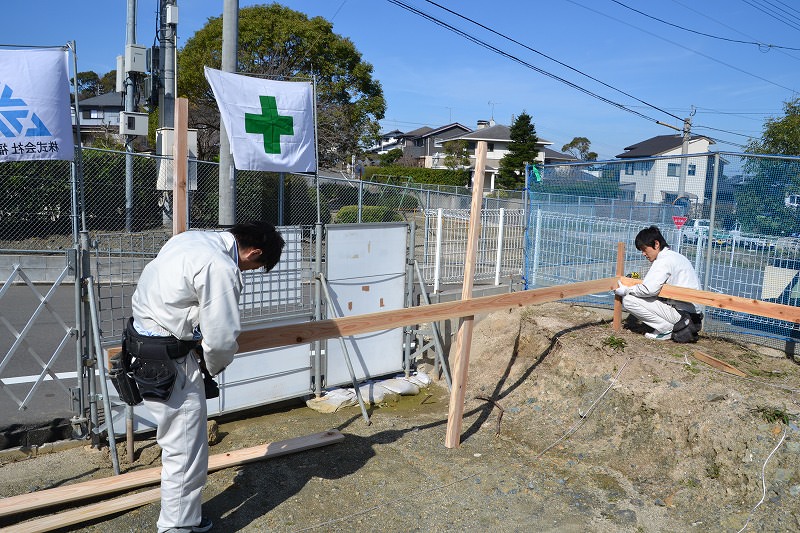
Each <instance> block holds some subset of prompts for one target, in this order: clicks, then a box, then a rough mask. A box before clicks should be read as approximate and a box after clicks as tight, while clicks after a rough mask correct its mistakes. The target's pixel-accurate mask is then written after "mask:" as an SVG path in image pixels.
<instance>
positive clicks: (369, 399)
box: [356, 383, 392, 404]
mask: <svg viewBox="0 0 800 533" xmlns="http://www.w3.org/2000/svg"><path fill="white" fill-rule="evenodd" d="M358 390H359V392H360V393H361V399H362V400H364V403H368V404H378V403H381V402H383V401H384V400H385V399H386V395H387V394H392V392H391V391H390V390H389V389H387V388H386V387H384V386H383V385H381V384H380V383H362V384H361V385H359V387H358ZM356 401H358V399H356Z"/></svg>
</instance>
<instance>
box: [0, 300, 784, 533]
mask: <svg viewBox="0 0 800 533" xmlns="http://www.w3.org/2000/svg"><path fill="white" fill-rule="evenodd" d="M631 327H632V328H633V329H623V330H622V331H621V332H618V333H615V332H614V331H613V330H612V328H611V312H610V311H607V310H598V309H593V308H586V307H581V306H574V305H569V304H564V303H550V304H544V305H539V306H531V307H526V308H522V309H517V310H514V311H510V312H505V311H504V312H498V313H493V314H490V315H488V316H485V317H479V320H478V321H477V322H476V324H475V330H474V335H473V342H472V345H471V354H470V360H469V379H468V383H467V387H466V391H467V392H466V404H465V410H464V417H463V431H462V435H461V439H460V440H461V446H460V447H458V448H447V447H446V446H445V433H446V428H447V417H448V400H449V395H448V392H447V389H446V387H445V385H444V382H443V381H438V382H436V381H435V382H434V383H433V384H432V385H431V386H430V387H428V388H426V389H423V390H422V391H421V392H420V394H418V395H415V396H404V397H394V398H389V399H386V400H385V401H384V403H383V404H381V405H378V406H372V407H370V408H369V414H370V417H371V421H372V423H371V424H370V425H367V424H366V422H365V420H364V419H363V417H362V414H361V411H360V410H359V408H358V406H352V407H347V408H343V409H340V410H339V411H337V412H335V413H328V414H326V413H320V412H317V411H315V410H312V409H310V408H308V407H306V406H305V405H303V404H302V403H298V404H292V405H287V406H283V407H282V408H280V409H275V408H274V407H271V408H268V409H267V408H265V409H263V410H262V411H259V412H249V413H248V414H247V416H246V417H242V416H239V417H236V418H228V419H220V420H219V421H218V422H219V425H218V435H216V437H215V440H216V443H215V444H214V445H213V446H212V447H211V453H212V454H220V453H225V452H228V451H232V450H238V449H242V448H247V447H250V446H255V445H258V444H263V443H266V442H270V441H278V440H283V439H288V438H292V437H298V436H302V435H308V434H311V433H315V432H318V431H324V430H327V429H330V428H337V429H339V430H340V431H341V432H342V433H343V434H344V436H345V438H344V441H343V442H340V443H336V444H332V445H330V446H326V447H322V448H318V449H314V450H309V451H304V452H299V453H296V454H292V455H286V456H283V457H278V458H275V459H270V460H265V461H260V462H256V463H250V464H247V465H243V466H240V467H236V468H229V469H224V470H220V471H217V472H214V473H211V474H210V475H209V479H208V485H207V487H206V489H205V491H204V493H203V499H204V502H205V503H204V513H205V514H206V515H208V516H209V517H210V518H211V519H212V520H213V521H214V522H215V526H214V528H213V529H212V531H226V532H232V531H278V532H300V531H320V532H332V531H370V532H372V531H386V532H401V531H402V532H406V531H498V532H505V531H509V532H511V531H526V532H527V531H542V532H546V531H559V532H560V531H567V532H573V531H574V532H585V531H598V532H692V531H697V532H701V531H702V532H717V531H719V532H729V531H730V532H737V531H742V530H744V531H770V532H772V531H798V530H800V429H799V428H798V418H799V417H800V394H799V391H800V365H798V364H797V363H796V362H794V361H792V360H791V359H790V358H788V357H786V356H785V355H783V354H782V353H780V352H778V351H774V350H769V349H764V348H760V347H758V346H755V345H746V344H738V343H734V342H730V341H726V340H722V339H717V338H713V337H710V336H708V335H706V334H702V336H701V339H700V341H699V342H698V343H697V344H676V343H673V342H671V341H670V342H663V341H662V342H659V341H652V340H648V339H646V338H644V336H643V335H642V331H643V330H641V329H640V328H638V327H636V325H635V324H634V325H631ZM695 351H700V352H702V353H704V354H706V355H708V356H711V357H713V358H716V359H718V360H721V361H724V362H726V363H728V364H730V365H732V366H734V367H735V368H737V369H739V370H741V371H743V372H744V373H746V374H747V375H746V376H745V377H741V376H736V375H734V374H731V373H729V372H726V371H723V370H720V369H718V368H715V367H713V366H710V365H708V364H706V363H704V362H701V361H699V360H698V359H696V358H695V357H693V353H694V352H695ZM429 363H430V361H424V362H421V364H420V368H421V369H422V370H428V371H430V365H429ZM122 440H123V442H122V443H118V450H119V457H120V461H121V465H120V466H121V469H122V471H123V472H124V471H130V470H135V469H145V468H151V467H154V466H158V465H159V454H160V450H159V447H158V445H157V444H156V443H155V441H154V440H153V439H152V438H150V439H147V438H141V439H137V441H136V443H135V454H134V455H135V461H134V463H133V464H130V463H128V461H127V459H126V456H127V453H126V450H125V443H124V439H122ZM5 457H8V456H5ZM1 472H2V480H3V481H2V484H0V496H12V495H17V494H23V493H27V492H31V491H38V490H43V489H47V488H51V487H58V486H63V485H68V484H73V483H78V482H81V481H86V480H89V479H94V478H99V477H105V476H110V475H112V474H113V471H112V468H111V461H110V459H109V453H108V450H99V451H98V450H96V449H94V448H91V447H88V446H79V447H73V448H69V449H64V450H62V451H56V452H53V453H47V454H38V455H37V456H36V457H34V458H31V459H27V460H18V461H14V462H7V463H5V464H3V466H2V470H1ZM106 498H110V496H107V497H106ZM94 501H95V502H98V501H102V499H97V500H94ZM54 503H56V504H57V502H54ZM87 503H89V502H87ZM74 507H76V505H75V504H70V505H68V506H61V507H58V505H56V506H54V507H53V508H51V509H49V511H52V512H57V511H59V510H65V509H67V508H70V509H71V508H74ZM158 510H159V505H158V503H152V504H148V505H144V506H142V507H139V508H137V509H134V510H131V511H127V512H124V513H119V514H116V515H110V516H107V517H105V518H102V519H98V520H95V521H93V522H89V523H85V524H81V525H76V526H71V527H69V528H65V529H64V531H91V532H107V531H126V532H127V531H137V532H138V531H155V522H156V519H157V516H158ZM41 514H42V513H40V512H37V513H31V514H27V515H24V516H13V517H7V518H3V519H0V527H2V526H12V527H13V529H14V530H17V531H26V530H27V527H26V525H25V524H23V523H20V520H23V519H25V520H29V519H33V518H35V516H37V515H38V516H41Z"/></svg>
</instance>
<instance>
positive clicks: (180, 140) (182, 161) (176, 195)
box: [172, 98, 189, 235]
mask: <svg viewBox="0 0 800 533" xmlns="http://www.w3.org/2000/svg"><path fill="white" fill-rule="evenodd" d="M173 133H174V135H173V143H174V144H173V147H172V234H173V235H177V234H178V233H182V232H184V231H186V217H187V211H188V208H187V205H188V203H187V198H186V188H187V185H186V182H187V180H188V177H189V100H187V99H186V98H176V99H175V128H174V130H173Z"/></svg>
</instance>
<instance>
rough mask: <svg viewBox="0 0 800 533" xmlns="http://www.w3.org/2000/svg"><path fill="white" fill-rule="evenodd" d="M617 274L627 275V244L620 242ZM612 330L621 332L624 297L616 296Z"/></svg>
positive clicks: (618, 245)
mask: <svg viewBox="0 0 800 533" xmlns="http://www.w3.org/2000/svg"><path fill="white" fill-rule="evenodd" d="M616 274H617V276H618V277H622V276H624V275H625V243H624V242H618V243H617V271H616ZM611 328H612V329H613V330H614V331H619V330H621V329H622V297H621V296H614V318H613V321H612V325H611Z"/></svg>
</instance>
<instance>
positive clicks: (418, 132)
mask: <svg viewBox="0 0 800 533" xmlns="http://www.w3.org/2000/svg"><path fill="white" fill-rule="evenodd" d="M431 131H433V128H431V127H430V126H422V127H421V128H417V129H415V130H411V131H409V132H408V133H404V134H402V135H401V137H421V136H423V135H425V134H426V133H429V132H431Z"/></svg>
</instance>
